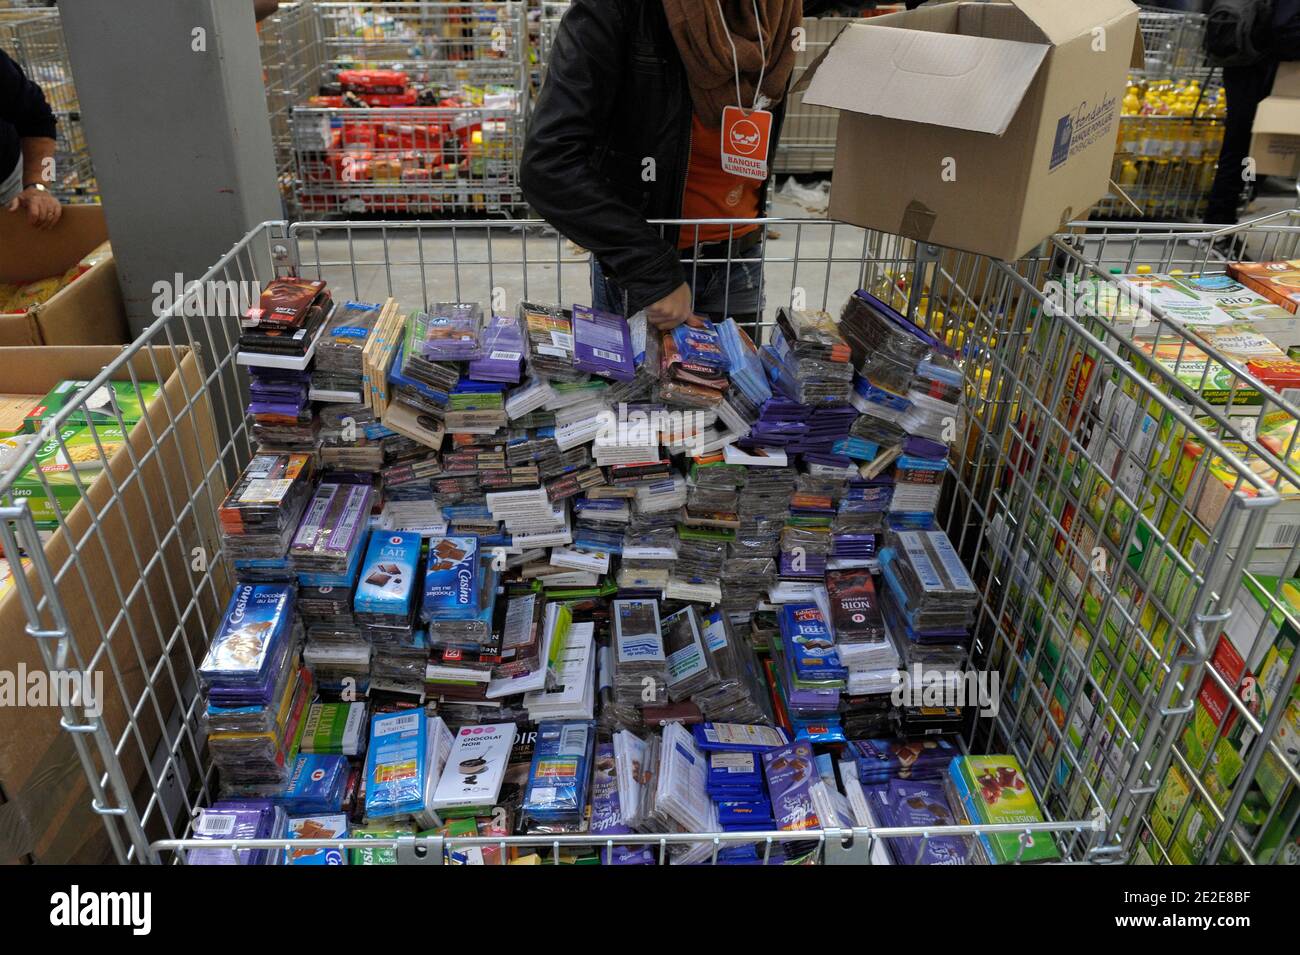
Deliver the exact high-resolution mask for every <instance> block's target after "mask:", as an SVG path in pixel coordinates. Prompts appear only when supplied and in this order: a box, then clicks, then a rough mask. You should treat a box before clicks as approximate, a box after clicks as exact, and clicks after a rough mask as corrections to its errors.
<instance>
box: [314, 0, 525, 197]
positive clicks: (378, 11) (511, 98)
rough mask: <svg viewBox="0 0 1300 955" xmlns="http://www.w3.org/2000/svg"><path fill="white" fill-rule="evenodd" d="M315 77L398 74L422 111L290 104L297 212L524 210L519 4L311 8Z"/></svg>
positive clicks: (521, 19) (406, 106) (408, 106)
mask: <svg viewBox="0 0 1300 955" xmlns="http://www.w3.org/2000/svg"><path fill="white" fill-rule="evenodd" d="M313 10H314V14H315V16H316V18H317V29H318V31H319V49H318V54H319V58H320V64H321V66H320V70H321V78H322V79H328V78H329V77H331V76H333V75H335V74H336V73H337V71H338V70H340V69H348V68H373V67H379V68H384V69H395V70H400V71H401V72H403V73H405V74H406V75H407V77H408V78H409V80H410V81H411V83H412V84H414V85H417V86H419V87H421V88H423V89H425V90H428V91H430V93H431V97H430V100H429V103H428V104H427V105H424V104H423V101H422V104H421V105H415V104H414V103H411V104H404V105H402V106H398V107H394V108H375V109H366V108H353V107H346V106H345V107H336V106H329V107H312V106H309V105H305V104H304V103H302V102H301V101H300V102H299V103H298V104H297V105H296V106H295V107H294V108H293V109H292V111H291V114H292V130H293V150H294V155H295V163H296V192H297V196H296V198H297V204H298V208H299V209H301V210H302V211H303V212H305V213H307V214H311V215H314V216H323V215H333V214H341V213H349V214H363V213H364V214H377V213H381V214H423V215H453V214H455V215H474V214H486V215H505V214H507V213H509V212H511V211H513V210H515V209H516V207H518V206H520V204H521V203H522V192H521V190H520V187H519V172H518V169H519V159H520V156H521V155H522V152H523V144H524V131H525V124H526V121H527V116H528V104H529V101H530V96H529V83H530V79H529V52H530V49H531V48H530V44H529V38H528V24H527V5H526V4H525V3H522V2H518V0H506V2H495V3H477V4H473V5H467V4H463V3H448V2H421V3H389V4H383V5H381V6H375V5H371V4H358V3H317V4H314V5H313Z"/></svg>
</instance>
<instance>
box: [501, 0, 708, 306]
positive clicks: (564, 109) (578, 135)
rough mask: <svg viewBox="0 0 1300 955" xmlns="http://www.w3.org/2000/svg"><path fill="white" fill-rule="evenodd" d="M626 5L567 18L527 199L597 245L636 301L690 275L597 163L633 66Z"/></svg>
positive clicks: (525, 162)
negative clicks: (625, 76)
mask: <svg viewBox="0 0 1300 955" xmlns="http://www.w3.org/2000/svg"><path fill="white" fill-rule="evenodd" d="M626 9H627V8H626V6H625V5H624V4H623V3H620V2H617V0H576V2H575V3H574V4H573V5H572V6H571V7H570V8H569V10H568V12H567V13H566V14H565V16H564V19H563V20H562V21H561V23H560V26H559V30H558V32H557V34H556V37H555V44H554V46H553V48H552V52H551V59H550V66H549V68H548V71H547V76H546V80H545V82H544V83H543V86H542V91H541V95H540V96H539V98H538V102H537V106H536V109H535V110H534V112H533V120H532V125H531V128H530V131H529V134H528V141H527V143H526V144H525V146H524V154H523V159H522V162H521V164H520V181H521V185H522V187H523V193H524V198H525V199H526V200H527V201H528V203H529V205H531V206H532V207H533V209H535V210H536V211H537V212H538V214H540V215H541V216H542V217H543V218H544V219H546V220H547V221H548V222H550V223H551V225H553V226H555V228H556V229H558V230H559V231H560V232H561V233H563V234H564V235H565V236H567V237H568V238H570V239H572V240H573V241H574V242H576V243H577V244H578V245H580V246H582V247H583V248H585V249H588V250H590V251H591V252H593V253H595V255H596V258H597V259H598V260H599V261H600V263H601V266H602V267H603V268H604V269H606V270H607V271H608V272H609V273H611V275H612V277H613V279H614V280H615V281H616V282H617V283H618V284H619V285H620V286H621V287H622V288H623V289H624V290H625V291H626V292H627V294H628V299H629V307H630V308H632V309H633V310H636V309H638V308H641V307H644V306H645V305H649V304H652V303H653V302H656V301H658V300H659V299H661V298H663V297H664V296H665V295H667V294H669V293H670V292H672V291H673V290H674V289H676V288H677V287H678V286H679V285H681V284H682V283H683V282H684V281H685V280H686V276H685V272H684V271H683V269H682V264H681V259H680V258H679V256H678V253H677V250H676V249H675V248H674V247H673V246H672V245H670V244H669V243H668V242H666V241H665V240H664V239H663V238H661V237H660V235H659V232H658V230H657V229H656V228H653V227H652V226H650V225H649V224H647V222H646V220H645V218H644V217H643V216H642V215H641V214H640V213H639V212H638V211H637V209H635V208H634V207H633V206H632V205H631V204H630V203H629V202H628V201H627V200H626V199H624V198H623V197H622V196H621V195H620V194H619V192H618V190H616V189H615V188H614V186H613V185H612V184H611V183H610V182H609V181H608V180H607V179H606V178H605V177H604V176H603V175H602V174H601V172H600V170H599V169H598V168H597V167H596V165H595V159H596V154H597V151H598V147H599V144H600V143H601V141H602V134H603V133H604V131H605V130H607V129H608V128H609V127H610V125H611V122H610V120H611V117H612V116H613V115H614V110H615V109H616V108H624V109H636V108H637V107H636V105H635V104H628V103H623V104H621V105H620V103H619V101H618V100H619V91H620V89H621V88H622V87H623V85H624V84H623V81H622V74H623V70H625V69H626V68H627V50H628V43H627V31H629V30H631V29H632V28H633V27H632V24H631V23H629V22H628V17H627V14H626Z"/></svg>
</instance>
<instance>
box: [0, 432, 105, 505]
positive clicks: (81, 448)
mask: <svg viewBox="0 0 1300 955" xmlns="http://www.w3.org/2000/svg"><path fill="white" fill-rule="evenodd" d="M125 444H126V436H125V434H123V432H122V429H121V428H117V427H108V426H100V427H98V428H95V429H91V428H85V427H69V428H64V429H63V430H62V431H60V432H59V433H58V435H56V436H53V437H51V438H50V439H49V440H48V441H46V442H44V443H43V444H42V445H41V446H40V447H39V448H37V450H36V455H35V457H34V458H33V459H32V462H31V464H29V465H28V466H27V467H26V468H25V469H24V470H23V472H22V473H21V474H19V475H18V477H17V478H16V479H15V480H14V482H13V485H12V487H11V488H10V494H11V495H12V496H13V498H14V499H15V500H18V499H23V500H26V501H27V505H28V507H29V508H30V509H31V513H32V519H33V520H34V521H35V522H36V526H37V527H38V528H39V529H41V530H54V529H56V528H57V527H58V526H59V516H60V515H62V516H63V517H65V518H66V517H67V516H68V515H69V514H71V513H72V509H73V508H74V507H76V506H77V502H78V501H80V500H81V496H82V494H83V492H84V491H87V490H89V489H90V486H91V485H92V484H93V483H94V482H95V479H96V478H98V477H99V476H100V474H102V473H103V471H104V467H105V465H106V464H107V462H108V461H109V460H110V459H111V458H112V457H113V455H115V454H117V452H119V451H120V450H122V447H123V446H124V445H125ZM47 486H48V488H49V490H48V492H47V491H46V487H47Z"/></svg>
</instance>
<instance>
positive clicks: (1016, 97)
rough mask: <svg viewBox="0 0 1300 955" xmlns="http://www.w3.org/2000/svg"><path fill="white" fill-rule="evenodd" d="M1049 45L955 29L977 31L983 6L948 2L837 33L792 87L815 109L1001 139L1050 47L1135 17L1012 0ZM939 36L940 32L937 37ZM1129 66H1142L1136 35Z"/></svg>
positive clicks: (1092, 2)
mask: <svg viewBox="0 0 1300 955" xmlns="http://www.w3.org/2000/svg"><path fill="white" fill-rule="evenodd" d="M994 6H1001V7H1006V6H1014V7H1015V8H1017V9H1018V10H1019V11H1020V13H1021V14H1023V16H1024V17H1025V18H1026V19H1027V20H1029V21H1030V22H1031V23H1032V25H1033V26H1034V27H1036V28H1037V30H1038V31H1041V34H1042V36H1043V37H1044V38H1045V39H1046V40H1047V41H1049V42H1047V43H1029V42H1024V41H1023V40H1011V39H1001V38H998V37H991V36H983V35H974V34H973V33H961V32H957V31H960V30H961V29H962V28H963V26H964V25H969V26H972V27H976V26H977V21H976V20H973V19H969V18H968V17H967V16H966V12H967V10H968V9H969V12H970V13H971V15H972V16H973V17H974V16H977V17H978V18H979V19H978V24H979V25H980V27H977V28H981V27H982V24H983V23H984V22H985V18H986V15H987V14H988V13H989V8H990V5H989V4H950V5H944V6H939V7H933V8H925V7H922V8H920V9H918V10H915V11H910V12H906V13H897V14H893V15H889V16H884V17H879V18H875V19H873V20H871V21H867V22H863V23H854V24H850V25H849V26H847V27H845V28H844V30H842V31H841V32H840V34H839V36H838V37H836V38H835V40H834V41H833V42H832V43H831V44H830V45H829V46H828V47H827V49H826V50H825V51H824V52H823V53H822V54H821V55H820V56H819V57H817V59H816V60H814V61H813V63H812V64H810V65H809V67H808V69H807V70H806V71H805V72H804V75H803V76H802V77H801V78H800V80H799V82H798V83H797V84H796V85H795V87H794V89H795V91H797V92H803V94H804V97H803V98H804V102H806V103H809V104H811V105H815V106H826V107H831V108H833V109H840V110H847V111H849V112H854V113H862V114H865V115H871V116H883V117H886V118H889V119H898V120H903V121H906V122H916V123H926V124H929V125H934V126H943V127H946V128H949V129H965V130H971V131H973V132H981V133H991V134H994V135H999V136H1000V135H1002V134H1003V133H1004V132H1006V130H1007V127H1008V125H1010V123H1011V120H1012V118H1013V117H1014V116H1015V114H1016V111H1017V110H1018V109H1019V108H1020V104H1021V102H1022V101H1023V99H1024V97H1025V94H1026V92H1028V90H1029V87H1030V85H1031V84H1032V83H1033V81H1034V78H1035V77H1036V76H1037V75H1038V71H1039V68H1040V67H1041V66H1042V63H1043V60H1044V59H1046V57H1047V54H1048V53H1049V52H1050V51H1051V48H1052V47H1051V44H1060V43H1063V42H1066V41H1068V40H1071V39H1073V38H1075V37H1077V36H1079V35H1080V34H1083V33H1091V32H1092V31H1093V30H1095V29H1098V28H1102V29H1104V28H1105V27H1106V26H1107V25H1108V24H1109V23H1111V22H1112V21H1116V20H1119V19H1122V18H1123V17H1125V16H1127V15H1129V14H1131V13H1132V11H1133V5H1132V4H1131V3H1130V2H1129V0H1089V2H1088V3H1086V4H1078V5H1071V4H1064V3H1061V2H1060V0H1014V2H1013V3H1012V4H996V5H994ZM945 31H947V32H945ZM1136 34H1137V38H1136V39H1135V40H1134V43H1133V55H1132V62H1133V63H1134V64H1135V65H1137V66H1141V65H1142V64H1143V61H1144V55H1143V49H1142V40H1141V31H1136Z"/></svg>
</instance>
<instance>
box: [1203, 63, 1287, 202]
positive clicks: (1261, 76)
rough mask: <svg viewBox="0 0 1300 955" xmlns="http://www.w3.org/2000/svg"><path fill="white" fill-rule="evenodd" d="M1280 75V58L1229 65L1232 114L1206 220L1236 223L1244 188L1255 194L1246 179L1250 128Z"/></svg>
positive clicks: (1227, 89)
mask: <svg viewBox="0 0 1300 955" xmlns="http://www.w3.org/2000/svg"><path fill="white" fill-rule="evenodd" d="M1275 76H1277V60H1272V59H1269V60H1264V61H1262V62H1260V63H1255V64H1253V65H1251V66H1225V67H1224V68H1223V91H1224V93H1225V94H1226V95H1227V97H1228V115H1227V118H1226V120H1225V122H1224V127H1223V148H1222V149H1221V150H1220V151H1219V169H1218V171H1217V172H1216V173H1215V174H1214V185H1212V186H1211V187H1210V197H1209V200H1208V202H1207V204H1206V209H1205V221H1206V222H1210V223H1215V224H1218V223H1232V222H1236V221H1237V208H1238V206H1239V205H1240V203H1241V193H1242V188H1243V187H1245V186H1248V187H1249V190H1250V195H1251V196H1252V197H1253V196H1254V194H1255V182H1254V180H1253V179H1252V180H1250V181H1249V182H1246V181H1243V180H1242V178H1241V174H1242V171H1243V167H1242V160H1244V159H1245V158H1246V157H1247V156H1249V155H1250V130H1251V127H1253V126H1254V125H1255V110H1256V109H1257V108H1258V107H1259V101H1260V100H1262V99H1263V98H1264V97H1266V96H1268V94H1269V92H1270V91H1272V89H1273V78H1274V77H1275Z"/></svg>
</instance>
